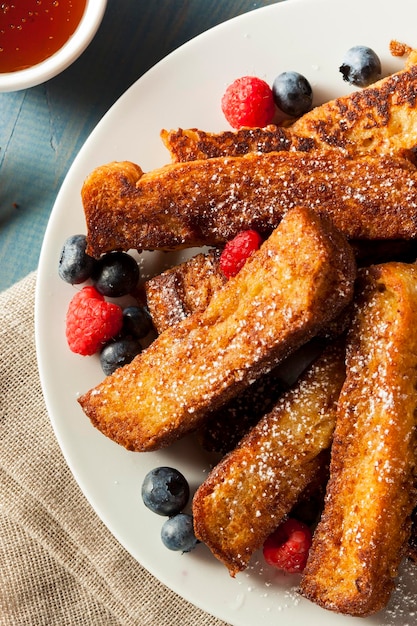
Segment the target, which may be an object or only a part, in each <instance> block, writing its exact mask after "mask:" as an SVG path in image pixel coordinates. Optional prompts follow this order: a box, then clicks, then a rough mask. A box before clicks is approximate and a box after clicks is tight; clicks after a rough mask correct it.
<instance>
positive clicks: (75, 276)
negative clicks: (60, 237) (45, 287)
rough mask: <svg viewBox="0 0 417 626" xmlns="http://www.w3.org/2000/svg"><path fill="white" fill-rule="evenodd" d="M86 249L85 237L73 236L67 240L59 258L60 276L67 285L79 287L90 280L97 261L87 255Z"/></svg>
mask: <svg viewBox="0 0 417 626" xmlns="http://www.w3.org/2000/svg"><path fill="white" fill-rule="evenodd" d="M86 247H87V237H86V236H85V235H72V236H71V237H68V238H67V239H66V240H65V242H64V245H63V246H62V250H61V256H60V258H59V265H58V274H59V276H60V277H61V278H62V280H65V282H66V283H70V284H71V285H78V284H80V283H83V282H84V281H86V280H87V279H88V278H90V276H91V274H92V272H93V269H94V267H95V264H96V260H95V259H93V257H91V256H90V255H88V254H86V252H85V249H86Z"/></svg>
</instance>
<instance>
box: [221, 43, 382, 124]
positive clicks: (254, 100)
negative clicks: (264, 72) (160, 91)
mask: <svg viewBox="0 0 417 626" xmlns="http://www.w3.org/2000/svg"><path fill="white" fill-rule="evenodd" d="M339 71H340V72H341V74H342V76H343V80H345V81H347V82H348V83H350V84H351V85H355V86H357V87H367V86H368V85H370V84H371V83H372V82H374V81H376V80H378V79H379V78H380V77H381V75H382V73H381V61H380V59H379V57H378V56H377V54H376V53H375V52H374V51H373V50H372V49H371V48H368V47H367V46H354V47H353V48H350V49H349V50H348V51H347V52H346V54H345V56H344V58H343V60H342V64H341V65H340V67H339ZM312 104H313V89H312V87H311V84H310V82H309V81H308V80H307V78H306V77H305V76H303V74H300V73H299V72H295V71H286V72H282V73H281V74H279V75H278V76H277V77H276V78H275V79H274V81H273V83H272V86H270V85H269V84H268V83H267V82H266V81H265V80H263V79H261V78H258V77H257V76H242V77H239V78H237V79H236V80H234V81H233V82H232V83H231V84H230V85H229V86H228V87H227V89H226V91H225V92H224V95H223V97H222V100H221V108H222V111H223V114H224V116H225V118H226V120H227V121H228V122H229V124H230V125H231V126H232V127H233V128H236V129H239V128H244V127H248V128H255V127H260V128H262V127H264V126H267V125H268V124H271V123H273V121H274V119H275V117H276V116H277V115H278V117H282V114H284V115H286V116H289V117H290V118H297V117H300V116H301V115H303V114H304V113H307V111H309V110H310V109H311V107H312Z"/></svg>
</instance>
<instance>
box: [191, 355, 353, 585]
mask: <svg viewBox="0 0 417 626" xmlns="http://www.w3.org/2000/svg"><path fill="white" fill-rule="evenodd" d="M344 376H345V364H344V346H343V345H342V344H335V345H333V346H331V347H329V348H328V349H326V350H325V352H324V353H323V354H322V355H321V356H320V357H319V358H318V359H317V360H316V361H315V363H313V365H312V366H311V367H310V368H309V369H308V371H307V372H306V373H305V374H304V375H303V376H302V377H301V379H300V380H299V382H298V383H297V384H296V385H295V386H294V387H293V388H291V389H290V390H289V391H287V392H286V393H285V394H284V395H283V396H282V397H281V398H280V399H279V400H278V402H277V404H276V405H275V407H274V408H273V410H272V411H271V412H270V413H268V414H267V415H265V416H264V417H263V418H262V419H261V420H260V422H259V423H258V424H257V425H256V426H254V427H253V428H252V429H251V430H250V431H249V433H248V434H247V435H246V436H245V437H244V438H243V440H242V441H241V442H240V444H239V445H238V446H237V447H236V448H235V449H234V450H233V451H232V452H230V453H229V454H228V455H227V456H226V457H225V458H224V459H223V460H222V461H220V463H219V464H218V465H217V466H216V467H215V468H214V469H213V470H212V472H211V473H210V474H209V476H208V478H207V479H206V480H205V481H204V483H203V484H202V485H201V486H200V487H199V488H198V490H197V492H196V494H195V496H194V499H193V516H194V530H195V533H196V536H197V537H198V538H199V539H200V540H201V541H203V542H204V543H205V544H206V545H207V546H208V547H209V548H210V550H211V551H212V553H213V554H214V556H216V557H217V558H218V559H219V560H220V561H222V562H223V563H224V564H225V565H226V567H227V568H228V569H229V572H230V574H231V575H232V576H235V575H236V574H237V572H239V571H241V570H243V569H245V568H246V567H247V565H248V563H249V560H250V558H251V556H252V554H253V553H254V552H255V550H257V549H258V548H260V547H261V546H262V544H263V542H264V541H265V539H266V538H267V537H268V536H269V535H270V534H271V532H273V531H274V530H275V528H276V527H277V526H278V524H279V523H280V522H281V520H282V519H283V518H284V516H285V515H287V514H288V513H289V512H290V510H291V509H292V507H293V506H294V504H295V503H296V502H297V499H298V497H299V496H300V494H301V493H302V491H303V490H304V489H305V488H306V487H307V485H309V484H310V483H311V482H312V481H313V479H314V476H315V474H316V472H317V471H318V470H319V468H320V467H321V464H322V457H321V455H322V453H323V452H324V451H325V450H327V448H328V447H329V446H330V443H331V438H332V434H333V428H334V424H335V421H336V404H337V399H338V396H339V393H340V389H341V387H342V384H343V381H344Z"/></svg>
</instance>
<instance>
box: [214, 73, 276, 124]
mask: <svg viewBox="0 0 417 626" xmlns="http://www.w3.org/2000/svg"><path fill="white" fill-rule="evenodd" d="M221 107H222V111H223V114H224V116H225V118H226V119H227V121H228V122H229V124H230V125H231V126H233V128H242V126H248V127H251V128H255V127H263V126H267V125H268V124H270V123H271V122H272V120H273V117H274V113H275V103H274V96H273V93H272V89H271V88H270V86H269V85H268V83H266V82H265V81H264V80H262V79H261V78H257V77H256V76H243V77H242V78H237V79H236V80H235V81H234V82H233V83H232V84H231V85H229V86H228V88H227V89H226V91H225V93H224V95H223V98H222V102H221Z"/></svg>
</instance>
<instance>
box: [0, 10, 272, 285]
mask: <svg viewBox="0 0 417 626" xmlns="http://www.w3.org/2000/svg"><path fill="white" fill-rule="evenodd" d="M276 1H277V0H263V1H260V2H250V1H245V0H153V1H152V2H149V1H148V0H147V1H145V0H108V6H107V10H106V13H105V16H104V20H103V22H102V24H101V26H100V28H99V31H98V33H97V35H96V37H95V38H94V40H93V41H92V43H91V44H90V46H89V47H88V48H87V50H86V51H85V52H84V54H83V55H82V56H81V57H80V58H79V59H78V60H77V61H76V62H75V63H74V64H73V65H72V66H71V67H70V68H68V69H67V70H66V71H65V72H63V73H62V74H61V75H60V76H58V77H56V78H54V79H52V80H50V81H48V82H47V83H45V84H43V85H39V86H37V87H32V88H31V89H26V90H23V91H18V92H13V93H2V94H0V111H1V114H0V290H3V289H6V288H7V287H9V286H10V285H12V284H13V283H15V282H16V281H18V280H19V279H21V278H23V277H24V276H26V275H27V274H28V273H29V272H31V271H32V270H34V269H36V267H37V264H38V259H39V253H40V250H41V246H42V241H43V237H44V233H45V229H46V225H47V223H48V218H49V215H50V212H51V210H52V208H53V205H54V202H55V198H56V195H57V193H58V191H59V188H60V186H61V184H62V181H63V179H64V178H65V175H66V173H67V171H68V169H69V167H70V166H71V163H72V161H73V159H74V157H75V156H76V155H77V153H78V151H79V150H80V148H81V146H82V145H83V143H84V141H85V140H86V139H87V137H88V135H89V134H90V132H91V131H92V130H93V128H94V127H95V126H96V124H97V123H98V122H99V120H100V119H101V118H102V116H103V115H104V113H106V111H107V110H108V109H109V108H110V106H111V105H112V104H113V103H114V102H115V101H116V100H117V98H118V97H119V96H120V95H121V94H122V93H123V92H124V91H125V90H126V89H127V88H128V87H129V86H130V85H131V84H132V83H134V82H135V81H136V80H137V79H138V78H139V77H140V76H141V75H142V74H144V73H145V72H146V71H147V70H148V69H149V68H150V67H152V66H153V65H154V64H155V63H157V62H158V61H159V60H160V59H162V58H163V57H165V56H166V55H167V54H168V53H169V52H171V51H172V50H174V49H175V48H177V47H178V46H180V45H181V44H183V43H185V42H186V41H188V40H190V39H191V38H193V37H195V36H197V35H199V34H200V33H202V32H204V31H205V30H207V29H209V28H211V27H213V26H215V25H217V24H219V23H220V22H223V21H225V20H227V19H230V18H233V17H235V16H237V15H240V14H242V13H245V12H247V11H251V10H254V9H257V8H260V7H262V6H266V5H270V4H275V3H276ZM277 36H278V33H277Z"/></svg>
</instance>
